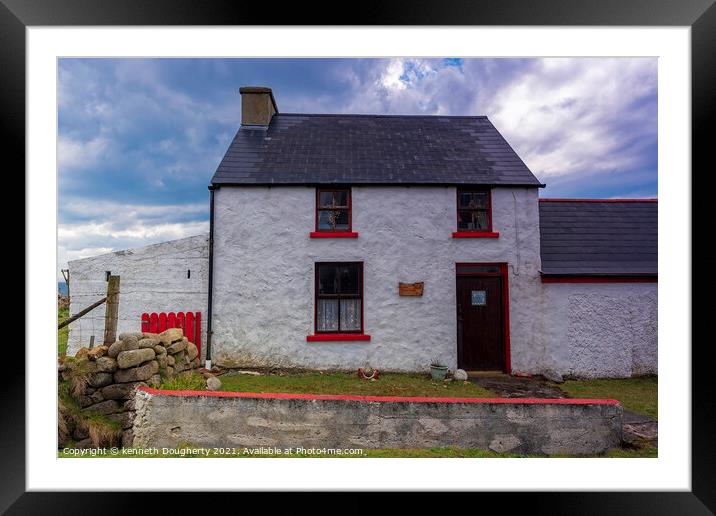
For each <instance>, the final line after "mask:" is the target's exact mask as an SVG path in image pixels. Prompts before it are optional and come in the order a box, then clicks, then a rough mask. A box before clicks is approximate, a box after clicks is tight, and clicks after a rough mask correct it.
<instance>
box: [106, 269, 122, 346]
mask: <svg viewBox="0 0 716 516" xmlns="http://www.w3.org/2000/svg"><path fill="white" fill-rule="evenodd" d="M118 313H119V276H110V277H109V281H108V282H107V304H106V306H105V311H104V344H106V345H110V344H113V343H114V341H115V340H117V314H118Z"/></svg>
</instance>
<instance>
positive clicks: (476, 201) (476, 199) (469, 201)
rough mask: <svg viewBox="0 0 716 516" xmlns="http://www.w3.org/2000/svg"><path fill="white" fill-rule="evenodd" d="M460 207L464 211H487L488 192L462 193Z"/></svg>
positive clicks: (459, 199) (459, 198)
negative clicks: (478, 209)
mask: <svg viewBox="0 0 716 516" xmlns="http://www.w3.org/2000/svg"><path fill="white" fill-rule="evenodd" d="M458 207H459V208H464V209H477V208H480V209H487V192H460V195H459V196H458Z"/></svg>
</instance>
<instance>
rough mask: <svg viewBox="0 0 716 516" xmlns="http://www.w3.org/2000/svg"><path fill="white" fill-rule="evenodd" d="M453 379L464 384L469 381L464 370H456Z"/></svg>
mask: <svg viewBox="0 0 716 516" xmlns="http://www.w3.org/2000/svg"><path fill="white" fill-rule="evenodd" d="M452 377H453V379H454V380H457V381H460V382H464V381H466V380H467V373H466V372H465V370H464V369H455V372H454V373H453V374H452Z"/></svg>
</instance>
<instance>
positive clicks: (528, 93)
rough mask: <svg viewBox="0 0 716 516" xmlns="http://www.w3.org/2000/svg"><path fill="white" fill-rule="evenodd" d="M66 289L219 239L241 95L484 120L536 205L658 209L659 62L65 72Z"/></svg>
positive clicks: (117, 67)
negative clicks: (147, 257)
mask: <svg viewBox="0 0 716 516" xmlns="http://www.w3.org/2000/svg"><path fill="white" fill-rule="evenodd" d="M58 79H59V80H58V92H57V94H58V106H59V112H58V144H57V160H58V188H59V192H58V270H57V277H58V281H60V280H62V275H61V273H60V269H61V268H66V267H67V261H68V260H74V259H77V258H85V257H88V256H94V255H97V254H102V253H107V252H111V251H117V250H121V249H128V248H135V247H141V246H144V245H148V244H153V243H157V242H163V241H166V240H172V239H176V238H183V237H187V236H192V235H197V234H201V233H205V232H208V230H209V194H208V190H207V186H208V185H209V181H210V179H211V176H212V175H213V173H214V171H215V170H216V167H217V166H218V164H219V162H220V161H221V158H222V157H223V156H224V153H225V152H226V149H227V148H228V146H229V143H230V142H231V140H232V139H233V137H234V135H235V133H236V131H237V130H238V128H239V125H240V123H241V99H240V96H239V87H240V86H268V87H271V88H272V89H273V92H274V96H275V98H276V102H277V104H278V108H279V111H281V112H284V113H370V114H436V115H438V114H439V115H487V116H488V117H489V119H490V120H491V121H492V123H493V124H494V125H495V127H497V129H498V130H499V131H500V132H501V133H502V135H503V136H504V137H505V138H506V139H507V141H508V142H509V143H510V144H511V145H512V147H513V148H514V149H515V151H516V152H517V154H519V156H520V157H521V158H522V159H523V160H524V162H525V163H526V164H527V166H528V167H529V168H530V170H532V172H533V173H534V174H535V175H536V176H537V178H538V179H540V180H541V181H542V182H543V183H546V184H547V187H546V188H544V189H542V190H541V191H540V196H541V197H589V198H614V197H634V198H643V197H656V196H657V60H656V59H655V58H549V59H544V58H528V59H512V58H510V59H506V58H501V59H487V58H474V59H461V58H445V59H410V58H395V59H75V58H65V59H60V61H59V78H58Z"/></svg>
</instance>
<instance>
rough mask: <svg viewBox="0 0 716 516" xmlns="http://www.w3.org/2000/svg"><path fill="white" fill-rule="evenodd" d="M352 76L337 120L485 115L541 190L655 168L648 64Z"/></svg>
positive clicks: (582, 62) (417, 67)
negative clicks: (568, 179)
mask: <svg viewBox="0 0 716 516" xmlns="http://www.w3.org/2000/svg"><path fill="white" fill-rule="evenodd" d="M359 70H360V73H353V74H351V75H350V79H351V80H350V84H351V89H352V93H351V94H350V95H349V96H348V101H347V102H346V103H344V104H343V105H341V106H340V107H338V109H337V111H339V112H358V113H364V112H384V113H394V114H397V113H404V114H419V113H428V114H442V115H479V114H485V115H487V116H488V117H489V118H490V119H491V121H492V122H493V123H494V124H495V125H496V127H497V128H498V129H499V130H500V131H501V132H502V133H503V135H504V136H505V138H506V139H507V140H508V141H509V142H510V144H511V145H512V146H513V147H514V148H515V150H516V151H517V152H518V154H519V155H520V156H521V157H522V158H523V160H524V161H525V162H526V163H527V165H528V166H529V167H530V168H531V169H532V171H533V172H534V173H535V174H536V175H537V176H538V177H539V178H540V179H542V180H549V179H550V178H554V177H558V176H562V175H573V174H580V173H583V172H595V171H604V172H606V171H623V172H628V171H629V170H630V169H632V168H634V167H639V166H643V165H644V164H645V163H648V162H650V161H653V160H654V159H655V151H654V147H653V142H655V140H656V130H657V112H656V92H657V63H656V59H653V58H614V59H606V58H588V59H587V58H552V59H526V60H525V59H520V60H517V59H489V60H485V59H464V60H462V61H461V62H460V65H459V66H455V65H454V64H452V63H449V62H446V61H445V60H435V59H392V60H388V61H386V60H376V61H368V62H367V63H364V66H363V67H360V68H359ZM326 103H327V102H326V100H324V99H321V100H320V104H321V105H320V106H316V107H324V106H323V105H325V104H326Z"/></svg>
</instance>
